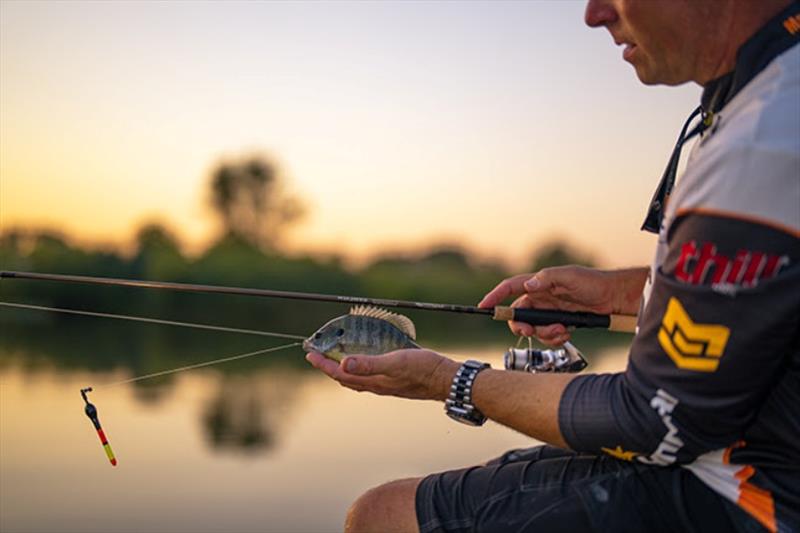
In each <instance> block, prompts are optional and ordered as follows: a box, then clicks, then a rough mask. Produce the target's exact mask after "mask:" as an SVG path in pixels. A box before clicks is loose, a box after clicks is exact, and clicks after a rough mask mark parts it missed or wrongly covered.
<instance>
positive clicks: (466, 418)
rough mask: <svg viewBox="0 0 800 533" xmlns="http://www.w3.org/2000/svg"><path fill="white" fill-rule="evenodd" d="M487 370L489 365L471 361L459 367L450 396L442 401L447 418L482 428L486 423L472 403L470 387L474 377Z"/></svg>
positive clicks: (451, 386)
mask: <svg viewBox="0 0 800 533" xmlns="http://www.w3.org/2000/svg"><path fill="white" fill-rule="evenodd" d="M487 368H491V365H489V363H482V362H480V361H475V360H472V359H470V360H469V361H466V362H464V364H462V365H461V367H460V368H459V369H458V371H457V372H456V375H455V376H453V383H452V385H450V396H449V397H448V398H447V399H446V400H445V401H444V410H445V412H446V413H447V416H449V417H450V418H452V419H453V420H457V421H458V422H461V423H463V424H467V425H470V426H482V425H483V423H484V422H486V417H485V416H484V414H483V413H481V412H480V411H479V410H478V408H477V407H475V405H474V404H473V403H472V385H473V383H474V382H475V377H476V376H477V375H478V374H479V373H480V372H481V371H482V370H485V369H487Z"/></svg>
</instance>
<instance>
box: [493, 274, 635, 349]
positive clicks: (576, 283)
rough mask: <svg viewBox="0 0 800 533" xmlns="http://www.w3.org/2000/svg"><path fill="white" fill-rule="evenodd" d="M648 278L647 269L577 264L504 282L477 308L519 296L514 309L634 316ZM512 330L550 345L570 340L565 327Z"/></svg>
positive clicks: (514, 325) (515, 326) (515, 325)
mask: <svg viewBox="0 0 800 533" xmlns="http://www.w3.org/2000/svg"><path fill="white" fill-rule="evenodd" d="M646 279H647V269H646V268H634V269H626V270H611V271H608V270H597V269H594V268H587V267H582V266H576V265H569V266H561V267H553V268H545V269H542V270H540V271H539V272H536V273H532V274H519V275H517V276H513V277H510V278H508V279H505V280H503V281H501V282H500V283H499V284H498V285H497V286H496V287H495V288H494V289H492V290H491V291H489V293H487V294H486V296H484V297H483V300H481V302H480V303H479V304H478V307H483V308H492V307H495V306H496V305H499V304H500V303H501V302H502V301H503V300H505V299H506V298H509V297H512V296H517V297H518V298H517V299H516V300H515V301H514V302H513V303H512V304H511V306H512V307H522V308H536V309H558V310H562V311H589V312H592V313H600V314H611V313H619V314H633V315H635V314H636V313H637V311H638V307H639V300H640V298H641V293H642V288H643V287H644V282H645V280H646ZM509 328H511V331H512V332H514V334H515V335H523V336H529V337H532V336H536V337H538V338H539V339H540V340H541V341H542V342H543V343H545V344H548V345H551V346H557V345H561V344H563V343H565V342H566V341H568V340H569V339H570V333H569V331H568V330H567V328H566V327H565V326H564V325H563V324H550V325H547V326H531V325H530V324H524V323H521V322H509Z"/></svg>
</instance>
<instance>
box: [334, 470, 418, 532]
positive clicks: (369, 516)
mask: <svg viewBox="0 0 800 533" xmlns="http://www.w3.org/2000/svg"><path fill="white" fill-rule="evenodd" d="M420 481H421V478H409V479H400V480H397V481H391V482H389V483H386V484H383V485H379V486H377V487H375V488H372V489H370V490H368V491H367V492H365V493H364V494H362V495H361V496H359V497H358V499H357V500H356V501H355V502H353V505H351V506H350V509H349V510H348V512H347V520H346V522H345V526H344V527H345V531H346V532H347V533H372V532H376V533H377V532H381V533H390V532H397V533H401V532H402V533H406V532H408V533H417V532H418V531H419V528H418V526H417V511H416V505H415V501H416V494H417V485H419V482H420Z"/></svg>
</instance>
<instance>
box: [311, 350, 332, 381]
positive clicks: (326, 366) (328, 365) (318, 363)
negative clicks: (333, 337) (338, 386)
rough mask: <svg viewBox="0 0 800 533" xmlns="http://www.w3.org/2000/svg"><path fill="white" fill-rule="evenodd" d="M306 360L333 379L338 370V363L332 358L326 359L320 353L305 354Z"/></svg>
mask: <svg viewBox="0 0 800 533" xmlns="http://www.w3.org/2000/svg"><path fill="white" fill-rule="evenodd" d="M306 361H308V362H309V363H311V366H313V367H314V368H316V369H317V370H322V371H323V372H324V373H325V374H327V375H328V376H330V377H332V378H334V379H335V375H336V372H337V370H339V363H337V362H336V361H334V360H332V359H328V358H327V357H325V356H324V355H322V354H321V353H317V352H311V353H309V354H306Z"/></svg>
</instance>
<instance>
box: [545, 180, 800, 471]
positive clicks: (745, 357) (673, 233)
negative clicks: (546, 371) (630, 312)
mask: <svg viewBox="0 0 800 533" xmlns="http://www.w3.org/2000/svg"><path fill="white" fill-rule="evenodd" d="M798 179H800V178H798ZM797 210H798V218H800V205H798V207H797ZM667 245H668V248H667V255H666V258H665V260H664V262H663V263H662V265H661V267H660V268H658V269H657V270H656V271H655V274H654V278H655V279H652V280H651V282H652V289H651V293H650V295H649V298H648V301H647V305H646V307H645V308H644V310H643V311H642V316H641V317H640V322H639V331H638V333H637V335H636V337H635V338H634V341H633V344H632V346H631V351H630V358H629V362H628V367H627V369H626V370H625V372H622V373H618V374H605V375H586V376H579V377H577V378H576V379H574V380H573V381H572V382H571V383H570V384H569V385H568V387H567V388H566V390H565V392H564V395H563V396H562V400H561V403H560V407H559V425H560V428H561V432H562V434H563V436H564V439H565V440H566V442H567V444H568V445H569V446H570V447H571V448H573V449H575V450H579V451H589V452H600V451H604V452H606V453H609V454H611V455H614V456H617V457H619V458H622V459H628V460H633V459H634V458H635V459H637V460H638V461H641V462H644V463H649V464H659V465H670V464H673V463H686V462H690V461H692V460H694V458H696V457H697V456H699V455H701V454H703V453H705V452H707V451H710V450H716V449H720V448H724V447H727V446H730V445H732V444H733V443H735V442H737V441H738V440H739V439H741V438H742V435H743V434H744V432H745V430H746V428H747V427H748V426H749V425H750V424H751V423H752V422H753V420H754V419H755V417H756V416H757V414H758V411H759V408H760V406H761V405H762V404H763V401H764V399H765V398H766V396H767V395H768V394H769V392H770V389H771V387H772V385H774V383H775V382H776V381H777V379H779V377H780V375H781V374H782V373H785V372H786V371H787V365H789V364H791V363H790V361H791V356H792V354H793V353H795V352H796V351H797V350H798V342H799V341H800V238H798V233H797V231H796V229H792V228H786V227H782V226H775V225H771V224H769V223H766V222H765V221H764V220H756V219H751V218H747V217H739V216H736V215H735V214H732V213H725V212H718V211H707V210H702V209H694V210H692V209H688V210H685V211H683V212H679V213H678V214H677V216H676V218H675V220H674V221H673V223H672V226H671V227H670V231H669V234H668V244H667Z"/></svg>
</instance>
